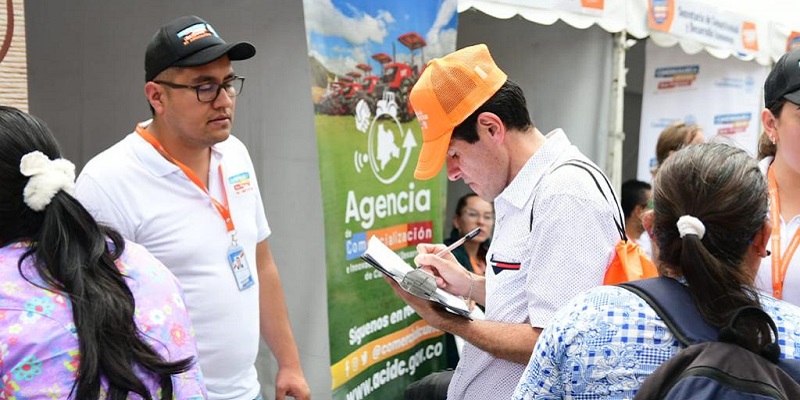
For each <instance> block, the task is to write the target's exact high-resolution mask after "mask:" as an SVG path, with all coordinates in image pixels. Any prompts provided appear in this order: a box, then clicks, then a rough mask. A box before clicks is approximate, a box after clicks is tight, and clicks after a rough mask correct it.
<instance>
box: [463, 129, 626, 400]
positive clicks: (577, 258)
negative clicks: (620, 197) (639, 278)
mask: <svg viewBox="0 0 800 400" xmlns="http://www.w3.org/2000/svg"><path fill="white" fill-rule="evenodd" d="M571 159H579V160H583V161H586V162H589V163H591V161H590V160H589V159H588V158H586V157H585V156H584V155H583V154H581V152H580V151H579V150H578V149H577V148H576V147H575V146H573V145H572V144H571V143H570V142H569V139H567V136H566V135H565V134H564V132H563V131H562V130H560V129H557V130H555V131H553V132H550V133H549V134H548V135H547V140H546V141H545V144H544V145H543V146H542V148H541V149H539V151H537V152H536V154H534V155H533V157H531V158H530V159H529V160H528V162H527V163H526V164H525V166H524V167H523V168H522V170H521V171H520V172H519V174H517V176H516V177H515V178H514V180H513V181H512V182H511V184H509V185H508V187H506V188H505V190H504V191H503V192H502V193H501V194H500V196H498V197H497V199H495V201H494V206H495V218H496V221H495V228H494V229H495V230H494V236H493V238H492V244H491V246H490V247H489V252H488V254H487V269H486V319H487V320H490V321H499V322H505V323H512V324H530V325H531V326H532V327H537V328H543V327H545V325H547V324H548V323H549V322H550V320H551V319H552V318H553V315H554V314H555V311H556V310H557V309H558V308H559V307H561V306H563V305H565V304H567V302H568V301H569V300H570V299H571V298H572V297H574V296H575V295H577V294H578V293H580V292H583V291H584V290H587V289H589V288H592V287H595V286H599V285H601V284H602V283H603V277H604V275H605V271H606V268H607V267H608V264H609V263H610V262H611V259H612V258H613V256H614V248H615V246H616V244H617V242H619V240H620V237H619V233H618V232H617V229H616V226H615V225H614V218H615V216H616V215H617V210H616V209H615V207H616V206H613V205H612V203H611V202H609V201H607V200H606V199H605V198H604V197H603V195H602V194H601V193H600V191H599V190H598V189H597V186H596V185H595V183H594V181H593V180H592V178H591V176H589V174H588V173H587V172H586V171H584V170H582V169H580V168H578V167H574V166H564V167H561V168H558V169H554V167H555V166H556V165H559V164H560V163H563V162H565V161H567V160H571ZM601 184H603V185H604V183H601ZM531 215H533V218H532V219H531ZM524 370H525V365H524V364H517V363H514V362H511V361H508V360H503V359H500V358H496V357H494V356H492V355H491V354H489V353H487V352H484V351H483V350H480V349H478V348H477V347H475V346H473V345H472V344H469V343H467V344H466V345H465V346H464V354H463V356H462V357H461V361H460V362H459V363H458V367H457V368H456V371H455V373H454V375H453V378H452V380H451V382H450V387H449V389H448V395H447V398H448V400H454V399H468V400H479V399H480V400H482V399H505V398H510V397H511V395H512V394H513V393H514V388H516V386H517V382H518V381H519V378H520V377H521V376H522V373H523V371H524Z"/></svg>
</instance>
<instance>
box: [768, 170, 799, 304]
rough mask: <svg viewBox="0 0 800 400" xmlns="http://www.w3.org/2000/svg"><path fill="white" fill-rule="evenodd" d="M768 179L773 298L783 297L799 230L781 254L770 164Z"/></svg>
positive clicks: (775, 184)
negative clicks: (784, 252) (787, 272)
mask: <svg viewBox="0 0 800 400" xmlns="http://www.w3.org/2000/svg"><path fill="white" fill-rule="evenodd" d="M767 178H768V180H769V199H770V203H771V204H770V210H769V212H770V218H772V224H773V225H772V235H771V236H772V237H771V239H772V294H773V296H775V298H778V299H781V298H783V282H784V281H785V280H786V271H787V270H788V269H789V262H791V261H792V256H794V252H795V250H797V246H798V244H800V230H797V231H796V232H795V233H794V236H792V241H791V242H789V247H787V248H786V254H784V255H783V256H781V214H780V211H781V200H780V197H779V196H778V182H777V181H776V180H775V173H774V172H773V169H772V165H770V166H769V169H768V170H767Z"/></svg>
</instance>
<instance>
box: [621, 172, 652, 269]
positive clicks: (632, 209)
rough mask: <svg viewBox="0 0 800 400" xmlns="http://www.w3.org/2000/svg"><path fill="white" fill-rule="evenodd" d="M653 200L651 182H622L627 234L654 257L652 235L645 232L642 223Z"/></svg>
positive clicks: (622, 201) (633, 180)
mask: <svg viewBox="0 0 800 400" xmlns="http://www.w3.org/2000/svg"><path fill="white" fill-rule="evenodd" d="M651 201H653V187H652V186H650V184H649V183H647V182H642V181H637V180H635V179H631V180H628V181H625V182H624V183H623V184H622V193H621V196H620V203H622V204H621V205H622V212H623V213H624V214H625V234H626V235H628V238H629V239H631V240H633V241H635V242H636V243H638V244H639V247H641V248H642V250H644V251H645V253H647V255H648V256H649V257H651V258H652V254H651V252H652V251H651V250H652V247H651V245H650V237H649V236H648V235H647V234H645V232H644V226H643V225H642V215H643V214H644V213H645V212H646V211H647V210H649V209H651V207H650V206H651V203H650V202H651Z"/></svg>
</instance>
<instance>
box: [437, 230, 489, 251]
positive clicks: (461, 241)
mask: <svg viewBox="0 0 800 400" xmlns="http://www.w3.org/2000/svg"><path fill="white" fill-rule="evenodd" d="M479 233H481V228H475V229H473V230H471V231H469V233H467V234H466V235H464V237H462V238H461V239H458V240H456V241H455V242H453V244H451V245H450V246H447V248H446V249H442V251H440V252H438V253H436V257H441V256H443V255H445V254H447V253H449V252H451V251H453V250H455V249H456V247H458V246H461V245H462V244H464V242H466V241H467V240H470V239H472V238H474V237H475V236H478V234H479Z"/></svg>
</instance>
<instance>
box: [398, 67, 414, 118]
mask: <svg viewBox="0 0 800 400" xmlns="http://www.w3.org/2000/svg"><path fill="white" fill-rule="evenodd" d="M413 86H414V81H413V80H411V79H408V78H406V79H403V81H402V82H400V87H399V88H398V90H397V119H399V120H400V122H408V121H411V120H412V119H413V118H414V113H413V112H412V111H411V104H409V101H408V95H409V94H410V93H411V88H412V87H413Z"/></svg>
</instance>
